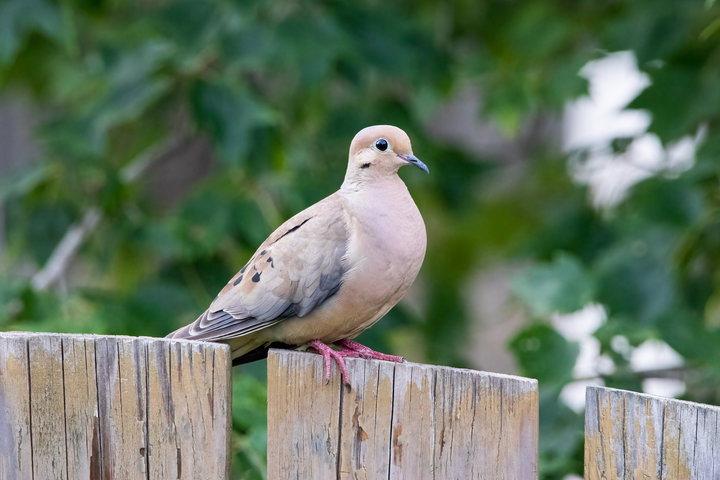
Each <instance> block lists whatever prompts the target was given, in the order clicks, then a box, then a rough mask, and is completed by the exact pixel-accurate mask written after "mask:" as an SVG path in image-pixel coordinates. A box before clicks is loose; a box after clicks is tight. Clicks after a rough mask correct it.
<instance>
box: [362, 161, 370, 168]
mask: <svg viewBox="0 0 720 480" xmlns="http://www.w3.org/2000/svg"><path fill="white" fill-rule="evenodd" d="M370 165H371V164H370V162H368V163H363V164H362V165H360V168H368V167H370Z"/></svg>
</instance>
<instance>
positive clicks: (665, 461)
mask: <svg viewBox="0 0 720 480" xmlns="http://www.w3.org/2000/svg"><path fill="white" fill-rule="evenodd" d="M585 478H586V479H588V480H595V479H608V480H609V479H636V478H639V479H643V480H646V479H647V480H652V479H657V480H673V479H677V480H711V479H712V480H716V479H718V478H720V407H714V406H710V405H703V404H698V403H691V402H684V401H680V400H674V399H668V398H662V397H656V396H652V395H645V394H641V393H635V392H628V391H624V390H615V389H610V388H603V387H589V388H588V389H587V394H586V413H585Z"/></svg>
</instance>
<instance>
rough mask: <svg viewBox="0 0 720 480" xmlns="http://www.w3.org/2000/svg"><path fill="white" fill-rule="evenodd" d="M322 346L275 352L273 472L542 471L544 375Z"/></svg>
mask: <svg viewBox="0 0 720 480" xmlns="http://www.w3.org/2000/svg"><path fill="white" fill-rule="evenodd" d="M346 362H347V367H348V371H349V373H350V377H351V381H352V385H351V388H350V389H347V388H345V387H342V386H341V384H340V378H339V375H338V373H337V369H336V368H334V369H333V375H332V378H331V381H330V384H329V385H326V384H325V380H324V364H323V362H322V357H321V356H320V355H316V354H312V353H305V352H297V351H287V350H271V351H270V355H269V357H268V478H269V479H284V478H323V479H326V478H353V479H379V478H392V479H394V478H438V479H440V478H448V479H463V480H464V479H473V478H486V479H489V478H492V479H522V480H526V479H533V478H537V446H538V394H537V381H536V380H532V379H526V378H520V377H513V376H508V375H498V374H491V373H486V372H479V371H474V370H464V369H454V368H448V367H439V366H431V365H420V364H416V363H401V364H398V363H389V362H380V361H375V360H359V359H347V360H346Z"/></svg>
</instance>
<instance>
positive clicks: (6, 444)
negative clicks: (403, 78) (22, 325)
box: [0, 336, 33, 480]
mask: <svg viewBox="0 0 720 480" xmlns="http://www.w3.org/2000/svg"><path fill="white" fill-rule="evenodd" d="M29 373H30V368H29V362H28V356H27V339H25V338H24V337H21V336H7V337H5V338H2V337H0V479H2V480H16V479H18V480H19V479H25V478H31V477H32V468H33V463H32V441H31V439H30V431H31V422H30V375H29Z"/></svg>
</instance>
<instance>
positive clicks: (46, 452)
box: [28, 335, 67, 480]
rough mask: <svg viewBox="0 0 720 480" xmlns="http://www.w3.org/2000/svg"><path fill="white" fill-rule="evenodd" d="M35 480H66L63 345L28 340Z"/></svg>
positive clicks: (45, 339)
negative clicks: (39, 479) (37, 479)
mask: <svg viewBox="0 0 720 480" xmlns="http://www.w3.org/2000/svg"><path fill="white" fill-rule="evenodd" d="M28 354H29V356H30V418H31V433H30V435H31V437H30V438H31V439H32V459H33V478H53V479H58V480H60V479H66V478H67V457H66V455H65V452H66V448H65V442H66V438H65V415H64V410H65V392H64V388H63V368H62V342H61V340H60V337H56V336H37V335H36V336H32V337H29V338H28Z"/></svg>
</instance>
